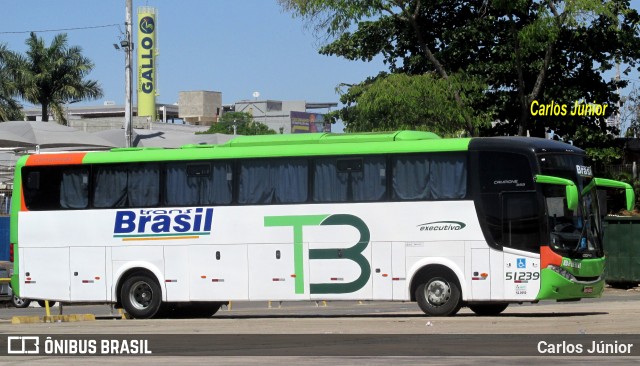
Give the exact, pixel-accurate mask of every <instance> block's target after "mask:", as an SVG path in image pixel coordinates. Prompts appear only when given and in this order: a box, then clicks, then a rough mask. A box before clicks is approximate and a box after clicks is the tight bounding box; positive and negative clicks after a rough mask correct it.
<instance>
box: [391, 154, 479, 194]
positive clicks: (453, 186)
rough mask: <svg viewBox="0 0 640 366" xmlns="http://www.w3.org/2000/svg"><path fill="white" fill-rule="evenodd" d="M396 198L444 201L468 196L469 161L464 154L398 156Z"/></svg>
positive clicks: (395, 182)
mask: <svg viewBox="0 0 640 366" xmlns="http://www.w3.org/2000/svg"><path fill="white" fill-rule="evenodd" d="M392 166H393V177H392V181H393V199H396V200H442V199H463V198H465V197H466V196H467V160H466V156H465V155H464V154H463V153H459V154H456V153H448V154H422V155H404V156H397V157H394V158H393V160H392Z"/></svg>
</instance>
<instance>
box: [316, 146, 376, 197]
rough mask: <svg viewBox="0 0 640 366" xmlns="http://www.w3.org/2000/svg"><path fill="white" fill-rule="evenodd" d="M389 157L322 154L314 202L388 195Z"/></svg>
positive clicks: (318, 163)
mask: <svg viewBox="0 0 640 366" xmlns="http://www.w3.org/2000/svg"><path fill="white" fill-rule="evenodd" d="M386 192H387V180H386V158H385V157H384V156H382V155H380V156H375V155H373V156H366V157H362V158H333V157H332V158H319V159H316V161H315V169H314V178H313V201H314V202H349V201H354V202H371V201H380V200H382V199H384V198H385V196H386Z"/></svg>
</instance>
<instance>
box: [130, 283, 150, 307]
mask: <svg viewBox="0 0 640 366" xmlns="http://www.w3.org/2000/svg"><path fill="white" fill-rule="evenodd" d="M129 300H130V302H131V305H133V306H134V307H135V308H136V309H141V310H142V309H146V308H147V307H149V304H151V300H153V290H152V289H151V286H149V284H148V283H146V282H143V281H138V282H136V283H134V284H133V286H131V290H129Z"/></svg>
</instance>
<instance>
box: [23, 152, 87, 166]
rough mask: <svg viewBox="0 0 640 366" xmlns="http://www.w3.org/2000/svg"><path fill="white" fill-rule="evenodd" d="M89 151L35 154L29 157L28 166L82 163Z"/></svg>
mask: <svg viewBox="0 0 640 366" xmlns="http://www.w3.org/2000/svg"><path fill="white" fill-rule="evenodd" d="M85 155H87V153H63V154H34V155H31V156H29V158H27V163H26V164H25V165H26V166H34V165H72V164H82V160H83V159H84V157H85Z"/></svg>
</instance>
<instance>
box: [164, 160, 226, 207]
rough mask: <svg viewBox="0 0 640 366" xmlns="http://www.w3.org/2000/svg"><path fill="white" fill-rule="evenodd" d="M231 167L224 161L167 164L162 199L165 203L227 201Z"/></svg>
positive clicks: (208, 203) (180, 204) (223, 202)
mask: <svg viewBox="0 0 640 366" xmlns="http://www.w3.org/2000/svg"><path fill="white" fill-rule="evenodd" d="M231 178H232V166H231V164H230V163H227V162H211V163H200V162H198V163H183V162H173V163H167V165H166V174H165V178H164V179H165V184H164V200H165V204H166V205H168V206H193V205H214V204H218V205H220V204H223V205H224V204H229V203H231V199H232V180H231Z"/></svg>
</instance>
